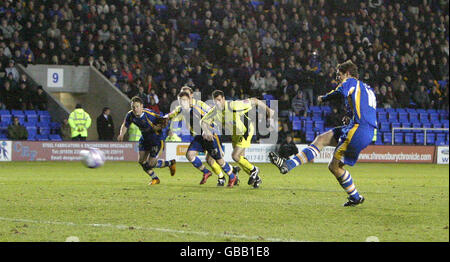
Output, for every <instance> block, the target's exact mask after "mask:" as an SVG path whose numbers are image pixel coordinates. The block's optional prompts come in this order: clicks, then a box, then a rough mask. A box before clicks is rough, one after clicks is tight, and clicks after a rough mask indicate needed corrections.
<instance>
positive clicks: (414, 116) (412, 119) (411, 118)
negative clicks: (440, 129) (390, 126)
mask: <svg viewBox="0 0 450 262" xmlns="http://www.w3.org/2000/svg"><path fill="white" fill-rule="evenodd" d="M409 122H411V123H415V122H419V114H417V113H416V112H410V113H409Z"/></svg>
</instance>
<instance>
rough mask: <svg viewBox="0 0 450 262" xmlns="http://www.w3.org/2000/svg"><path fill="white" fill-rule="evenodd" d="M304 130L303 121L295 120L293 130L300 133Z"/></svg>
mask: <svg viewBox="0 0 450 262" xmlns="http://www.w3.org/2000/svg"><path fill="white" fill-rule="evenodd" d="M301 129H302V121H300V120H294V121H292V130H294V131H299V130H301Z"/></svg>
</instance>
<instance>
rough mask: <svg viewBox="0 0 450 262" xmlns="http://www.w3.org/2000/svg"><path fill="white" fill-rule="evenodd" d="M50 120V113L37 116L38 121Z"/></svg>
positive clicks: (47, 121) (45, 121)
mask: <svg viewBox="0 0 450 262" xmlns="http://www.w3.org/2000/svg"><path fill="white" fill-rule="evenodd" d="M50 121H51V117H50V115H40V116H39V122H42V123H50Z"/></svg>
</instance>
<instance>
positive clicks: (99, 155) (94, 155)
mask: <svg viewBox="0 0 450 262" xmlns="http://www.w3.org/2000/svg"><path fill="white" fill-rule="evenodd" d="M80 157H81V162H82V163H83V164H84V165H85V166H86V167H89V168H98V167H101V166H103V165H104V164H105V160H106V159H105V153H103V151H102V150H100V149H98V148H94V147H90V148H88V149H84V150H81V151H80Z"/></svg>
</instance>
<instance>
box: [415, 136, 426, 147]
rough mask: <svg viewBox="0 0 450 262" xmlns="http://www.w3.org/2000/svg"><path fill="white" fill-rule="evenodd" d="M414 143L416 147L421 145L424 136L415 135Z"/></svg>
mask: <svg viewBox="0 0 450 262" xmlns="http://www.w3.org/2000/svg"><path fill="white" fill-rule="evenodd" d="M415 142H416V144H417V145H423V142H424V134H423V133H416V139H415Z"/></svg>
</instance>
